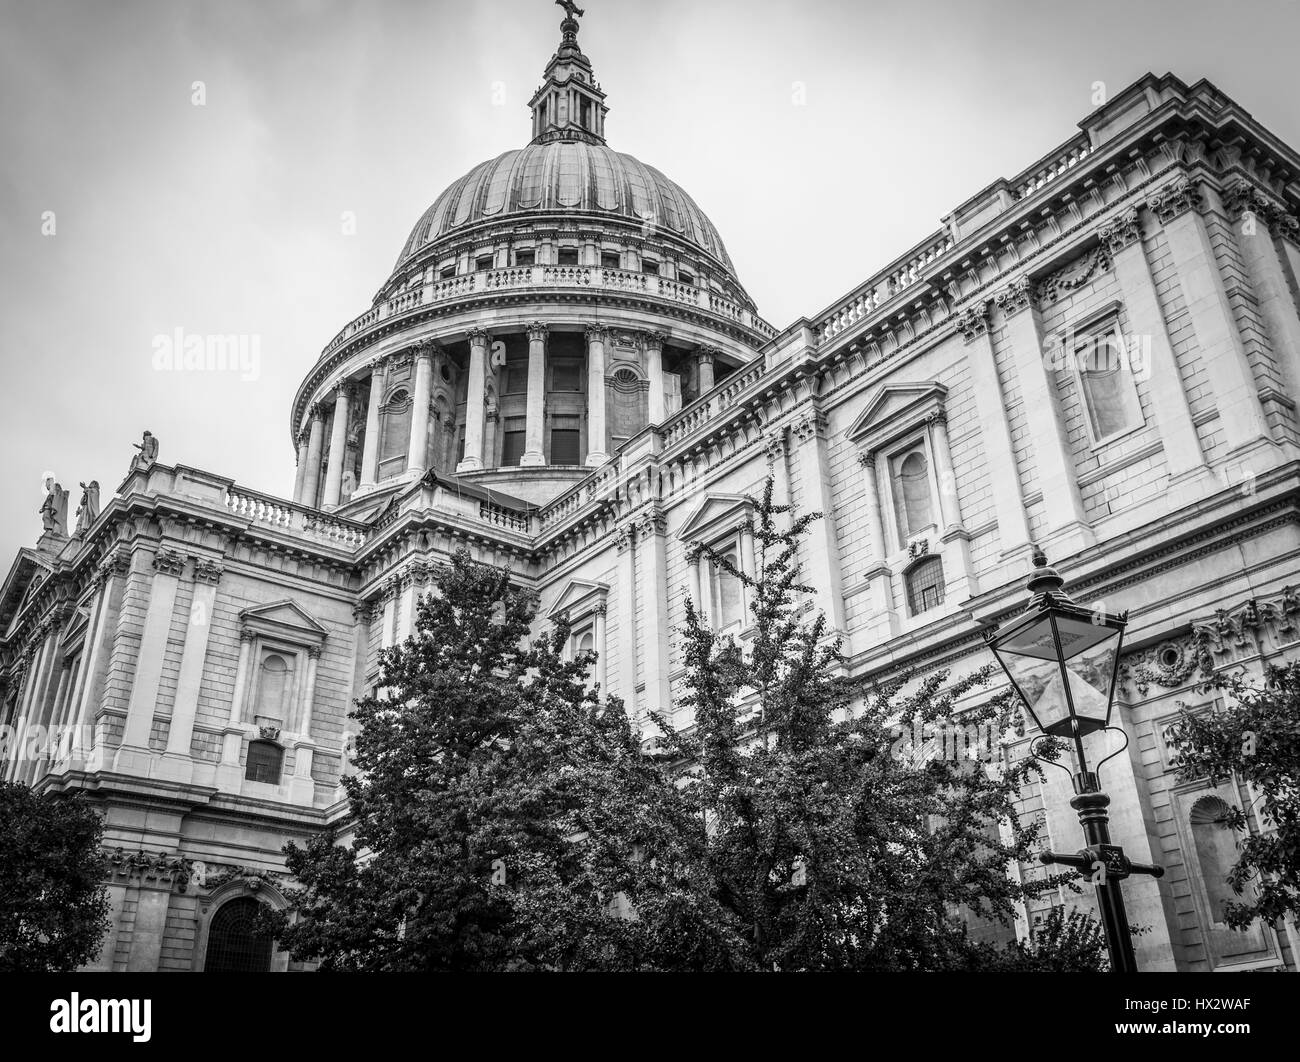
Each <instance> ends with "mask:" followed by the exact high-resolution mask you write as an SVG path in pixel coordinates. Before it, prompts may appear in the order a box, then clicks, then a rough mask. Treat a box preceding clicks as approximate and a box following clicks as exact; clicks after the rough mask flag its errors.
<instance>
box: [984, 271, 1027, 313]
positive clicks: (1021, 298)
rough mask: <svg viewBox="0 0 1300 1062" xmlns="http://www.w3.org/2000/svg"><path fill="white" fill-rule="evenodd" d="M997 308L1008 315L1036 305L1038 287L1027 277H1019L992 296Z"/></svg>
mask: <svg viewBox="0 0 1300 1062" xmlns="http://www.w3.org/2000/svg"><path fill="white" fill-rule="evenodd" d="M993 301H994V302H995V303H997V306H998V309H999V310H1001V311H1002V312H1003V313H1005V314H1006V315H1007V316H1008V317H1010V316H1012V315H1013V314H1018V313H1020V312H1021V311H1022V310H1028V309H1030V308H1031V307H1035V306H1037V305H1038V289H1037V287H1036V286H1035V284H1034V282H1033V281H1032V280H1030V279H1029V278H1028V277H1019V278H1018V279H1016V280H1013V281H1012V282H1011V283H1010V284H1008V285H1007V286H1006V287H1005V288H1003V289H1002V290H1001V291H999V292H998V293H997V294H996V295H994V296H993Z"/></svg>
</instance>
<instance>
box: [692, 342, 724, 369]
mask: <svg viewBox="0 0 1300 1062" xmlns="http://www.w3.org/2000/svg"><path fill="white" fill-rule="evenodd" d="M721 353H722V351H721V350H719V349H718V348H717V347H708V346H700V347H696V348H695V357H696V360H698V361H700V362H701V363H703V364H707V365H712V364H713V359H714V358H716V357H718V356H719V355H720V354H721Z"/></svg>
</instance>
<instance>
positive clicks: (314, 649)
mask: <svg viewBox="0 0 1300 1062" xmlns="http://www.w3.org/2000/svg"><path fill="white" fill-rule="evenodd" d="M320 651H321V647H320V646H319V645H309V646H307V655H308V656H309V657H310V658H311V659H312V660H319V659H320Z"/></svg>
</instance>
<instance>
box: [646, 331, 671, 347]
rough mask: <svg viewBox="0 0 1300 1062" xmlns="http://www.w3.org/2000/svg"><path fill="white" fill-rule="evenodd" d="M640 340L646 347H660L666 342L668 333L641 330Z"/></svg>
mask: <svg viewBox="0 0 1300 1062" xmlns="http://www.w3.org/2000/svg"><path fill="white" fill-rule="evenodd" d="M641 342H642V343H644V344H645V345H646V346H647V347H650V346H655V347H659V348H661V349H662V348H663V345H664V344H665V343H667V342H668V333H667V332H642V333H641Z"/></svg>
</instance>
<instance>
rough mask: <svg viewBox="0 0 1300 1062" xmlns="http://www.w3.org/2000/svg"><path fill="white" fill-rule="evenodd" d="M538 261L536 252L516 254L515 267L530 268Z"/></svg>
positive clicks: (519, 252) (517, 252)
mask: <svg viewBox="0 0 1300 1062" xmlns="http://www.w3.org/2000/svg"><path fill="white" fill-rule="evenodd" d="M536 261H537V254H536V252H534V251H531V250H529V251H516V252H515V265H517V266H521V267H522V266H530V265H532V264H533V263H534V262H536Z"/></svg>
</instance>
